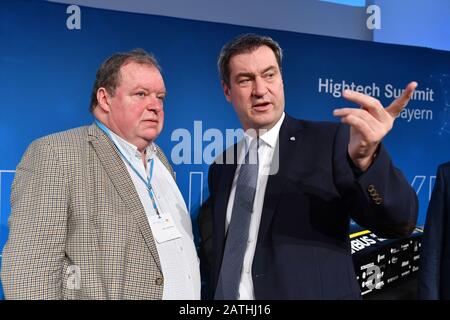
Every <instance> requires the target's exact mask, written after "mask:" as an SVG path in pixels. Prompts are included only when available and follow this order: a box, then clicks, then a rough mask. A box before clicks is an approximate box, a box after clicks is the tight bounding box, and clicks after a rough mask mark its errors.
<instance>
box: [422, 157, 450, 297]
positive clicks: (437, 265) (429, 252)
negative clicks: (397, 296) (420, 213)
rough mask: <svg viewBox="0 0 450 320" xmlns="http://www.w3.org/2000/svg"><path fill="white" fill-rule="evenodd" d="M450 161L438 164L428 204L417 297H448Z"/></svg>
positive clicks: (449, 273) (449, 282) (449, 283)
mask: <svg viewBox="0 0 450 320" xmlns="http://www.w3.org/2000/svg"><path fill="white" fill-rule="evenodd" d="M449 182H450V162H447V163H444V164H442V165H440V166H439V168H438V171H437V174H436V182H435V185H434V189H433V194H432V196H431V200H430V204H429V206H428V212H427V219H426V222H425V229H424V233H423V237H422V247H421V252H420V268H419V298H420V299H446V300H448V299H450V221H449V212H450V211H449V210H450V193H449V190H448V188H449V186H448V184H449Z"/></svg>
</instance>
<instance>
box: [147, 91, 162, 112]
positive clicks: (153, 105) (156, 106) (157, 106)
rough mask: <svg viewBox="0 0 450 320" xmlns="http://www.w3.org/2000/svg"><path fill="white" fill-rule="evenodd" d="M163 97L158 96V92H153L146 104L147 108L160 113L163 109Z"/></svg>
mask: <svg viewBox="0 0 450 320" xmlns="http://www.w3.org/2000/svg"><path fill="white" fill-rule="evenodd" d="M163 106H164V104H163V98H160V97H158V96H157V95H156V94H151V95H150V96H149V99H148V101H147V104H146V108H147V110H149V111H153V112H154V113H159V112H161V111H162V110H163Z"/></svg>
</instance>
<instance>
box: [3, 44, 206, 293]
mask: <svg viewBox="0 0 450 320" xmlns="http://www.w3.org/2000/svg"><path fill="white" fill-rule="evenodd" d="M164 95H165V87H164V82H163V78H162V76H161V73H160V68H159V66H158V63H157V61H156V60H155V58H154V57H153V56H151V55H149V54H148V53H146V52H145V51H143V50H134V51H131V52H128V53H120V54H115V55H113V56H112V57H110V58H109V59H108V60H107V61H105V62H104V63H103V64H102V66H101V67H100V69H99V70H98V72H97V77H96V81H95V84H94V88H93V92H92V98H91V112H92V113H93V114H94V116H95V118H96V123H94V124H92V125H90V126H87V127H80V128H76V129H72V130H69V131H65V132H61V133H57V134H53V135H50V136H47V137H44V138H41V139H38V140H36V141H34V142H33V143H32V144H31V145H30V146H29V148H28V149H27V151H26V153H25V155H24V156H23V159H22V161H21V162H20V164H19V166H18V167H17V171H16V176H15V179H14V183H13V188H12V194H11V208H12V212H11V216H10V220H9V228H10V233H9V239H8V242H7V243H6V245H5V248H4V251H3V265H2V272H1V276H2V283H3V288H4V292H5V297H6V298H7V299H198V298H199V297H200V273H199V266H198V258H197V254H196V251H195V245H194V242H193V236H192V226H191V221H190V218H189V215H188V213H187V209H186V205H185V204H184V201H183V199H182V196H181V194H180V192H179V190H178V188H177V187H176V184H175V182H174V177H173V175H174V172H173V170H172V168H171V166H170V164H169V163H168V161H167V159H166V157H165V156H164V154H163V153H162V151H161V149H160V148H159V147H158V146H157V145H156V144H155V143H154V142H153V141H154V140H155V139H156V138H157V137H158V135H159V134H160V132H161V130H162V127H163V121H164V112H163V99H164ZM133 152H134V154H133ZM130 154H131V156H130V157H128V156H129V155H130ZM133 157H134V161H135V162H134V163H133ZM136 159H137V160H136ZM130 161H131V162H130ZM150 163H151V164H152V170H153V165H154V170H153V171H154V173H153V177H152V176H151V173H150V172H149V165H150ZM139 174H141V176H144V175H145V176H146V177H147V179H151V183H150V182H148V185H147V181H145V184H144V182H141V181H140V180H139ZM143 181H144V180H143ZM149 185H150V188H149ZM150 189H152V192H153V193H152V195H150V191H149V190H150ZM169 211H170V212H169ZM155 213H157V214H158V216H159V214H160V213H161V215H163V216H165V217H167V218H170V219H172V225H171V227H172V228H173V229H174V230H176V231H177V232H175V233H173V234H170V235H169V236H167V235H163V237H161V235H160V234H157V232H159V231H158V230H159V229H157V228H156V227H155V226H154V225H153V224H152V221H154V220H152V216H155ZM164 220H165V219H164ZM158 237H159V238H158ZM161 239H162V240H161Z"/></svg>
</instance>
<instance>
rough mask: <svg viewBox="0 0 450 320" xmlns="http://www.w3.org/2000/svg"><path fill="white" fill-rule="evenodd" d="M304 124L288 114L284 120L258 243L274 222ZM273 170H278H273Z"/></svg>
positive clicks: (267, 190) (265, 196)
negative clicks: (275, 168) (275, 167)
mask: <svg viewBox="0 0 450 320" xmlns="http://www.w3.org/2000/svg"><path fill="white" fill-rule="evenodd" d="M301 129H302V126H301V124H300V122H299V121H298V120H295V119H293V118H291V117H289V116H288V115H287V114H286V116H285V119H284V120H283V124H282V125H281V128H280V133H279V135H278V142H277V144H276V147H275V148H276V149H275V152H274V158H273V160H272V166H274V165H275V166H276V153H277V152H279V153H278V154H279V158H278V164H279V165H278V171H277V173H276V174H273V175H270V176H269V179H268V181H267V186H266V191H265V195H264V205H263V210H262V214H261V223H260V226H259V232H258V242H257V243H258V244H260V243H262V241H263V239H264V237H265V235H266V233H267V230H268V228H269V226H270V224H271V222H272V219H273V215H274V213H275V211H276V207H277V205H278V201H279V200H280V196H281V194H282V193H283V189H284V187H285V185H286V182H287V179H286V177H287V176H289V172H290V166H291V165H292V163H291V162H292V161H291V160H292V159H293V158H294V157H293V152H294V150H296V148H298V146H299V144H300V143H301V140H302V137H303V136H302V134H301ZM271 171H272V172H276V171H273V170H271Z"/></svg>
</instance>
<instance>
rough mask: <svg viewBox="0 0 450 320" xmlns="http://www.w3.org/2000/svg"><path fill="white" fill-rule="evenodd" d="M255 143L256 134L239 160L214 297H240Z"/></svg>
mask: <svg viewBox="0 0 450 320" xmlns="http://www.w3.org/2000/svg"><path fill="white" fill-rule="evenodd" d="M258 146H259V143H258V138H254V139H253V140H252V142H251V144H250V147H249V148H248V152H247V153H246V155H245V160H244V163H243V164H241V169H240V172H239V177H238V179H237V183H236V195H235V197H234V204H233V211H232V214H231V221H230V225H229V226H228V232H227V238H226V243H225V250H224V253H223V258H222V266H221V268H220V274H219V281H218V283H217V288H216V293H215V296H214V298H215V299H216V300H224V299H225V300H234V299H238V298H239V282H240V279H241V271H242V264H243V262H244V254H245V250H246V248H247V241H248V232H249V226H250V218H251V214H252V211H253V201H254V199H255V191H256V182H257V181H258V167H259V164H258V162H259V161H258Z"/></svg>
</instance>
